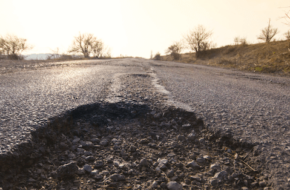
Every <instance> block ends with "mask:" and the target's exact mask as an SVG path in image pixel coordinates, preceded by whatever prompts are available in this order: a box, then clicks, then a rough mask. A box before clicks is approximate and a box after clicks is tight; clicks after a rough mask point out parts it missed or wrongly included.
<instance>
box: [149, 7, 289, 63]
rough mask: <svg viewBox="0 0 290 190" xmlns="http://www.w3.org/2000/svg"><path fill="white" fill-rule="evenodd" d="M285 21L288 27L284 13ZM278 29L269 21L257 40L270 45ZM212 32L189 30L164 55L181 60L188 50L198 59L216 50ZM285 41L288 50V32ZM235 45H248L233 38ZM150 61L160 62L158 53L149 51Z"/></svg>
mask: <svg viewBox="0 0 290 190" xmlns="http://www.w3.org/2000/svg"><path fill="white" fill-rule="evenodd" d="M282 18H285V19H286V20H287V22H286V23H284V24H286V25H289V26H290V13H289V12H288V13H285V16H284V17H282ZM277 33H278V29H277V28H274V27H273V26H272V25H271V19H269V22H268V25H267V26H266V27H265V28H263V29H262V30H261V33H260V35H259V36H257V39H258V40H260V41H262V42H264V43H270V42H271V41H272V40H274V37H275V36H276V35H277ZM212 34H213V32H212V31H210V30H207V29H206V28H205V27H204V26H203V25H198V26H197V27H196V28H194V29H193V30H190V31H189V32H188V33H187V34H186V35H185V36H183V39H182V40H180V41H177V42H173V43H172V45H170V46H169V47H168V48H167V49H166V50H165V54H166V55H170V56H171V57H172V58H173V60H179V59H180V58H181V52H182V51H183V50H184V49H189V50H190V51H191V52H195V57H196V58H199V57H200V55H201V54H202V52H204V51H206V50H209V49H212V48H216V44H214V43H213V42H212V41H210V37H211V36H212ZM284 36H285V38H286V40H289V48H290V30H288V31H287V32H286V33H284ZM234 43H235V45H248V44H249V43H248V42H247V40H246V38H240V37H235V38H234ZM150 59H155V60H161V54H160V52H157V53H156V54H155V55H154V56H153V52H152V51H151V55H150Z"/></svg>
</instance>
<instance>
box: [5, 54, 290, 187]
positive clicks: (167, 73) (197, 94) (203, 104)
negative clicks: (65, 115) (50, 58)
mask: <svg viewBox="0 0 290 190" xmlns="http://www.w3.org/2000/svg"><path fill="white" fill-rule="evenodd" d="M66 63H67V62H66ZM81 63H82V61H80V62H79V64H75V65H73V66H67V65H66V66H64V67H61V66H56V67H47V68H46V67H42V68H40V69H36V70H29V69H28V70H17V71H16V72H9V73H4V74H1V75H0V110H1V111H0V112H1V115H0V126H1V130H0V142H1V147H0V148H1V150H0V153H1V154H6V153H7V152H9V151H10V150H11V149H13V147H14V146H15V145H16V144H19V143H23V142H26V141H27V140H29V138H30V132H31V131H32V130H34V129H35V128H37V127H39V126H41V125H44V124H45V123H46V122H47V120H48V118H50V117H53V116H57V115H59V114H60V113H62V112H64V111H66V110H69V109H73V108H76V107H78V106H80V105H84V104H90V103H94V102H98V101H110V102H114V101H118V100H119V96H118V91H120V90H121V88H123V87H122V86H120V85H119V83H120V76H122V75H124V74H127V75H128V74H129V75H130V74H146V75H148V76H150V77H151V78H152V86H154V87H155V88H156V90H158V91H160V92H162V93H164V96H165V97H166V99H167V103H168V104H172V105H174V106H177V107H181V108H184V109H187V110H192V111H193V112H195V113H196V114H197V115H198V116H200V117H201V118H202V119H203V120H204V122H205V124H206V126H207V127H208V128H211V129H212V130H222V131H228V132H231V133H232V134H233V136H234V137H235V138H237V139H240V141H241V142H244V141H246V142H250V143H257V144H259V145H261V151H262V152H264V154H265V157H266V160H267V164H269V168H268V169H269V171H268V172H269V175H271V176H272V177H273V183H277V184H279V183H280V182H281V183H283V181H284V182H285V181H287V180H288V179H287V178H288V177H290V176H287V175H285V172H287V171H288V170H289V166H288V163H289V162H290V156H288V154H290V130H289V127H290V79H289V78H282V77H273V76H267V75H261V74H254V73H245V72H240V71H234V70H225V69H220V68H214V67H207V66H200V65H192V64H182V63H175V62H163V61H153V60H145V59H117V60H110V61H91V62H89V63H88V64H84V65H82V64H81ZM144 90H146V89H144ZM127 98H128V99H129V98H130V97H127ZM285 155H286V156H285ZM274 166H275V167H274ZM273 167H274V168H273Z"/></svg>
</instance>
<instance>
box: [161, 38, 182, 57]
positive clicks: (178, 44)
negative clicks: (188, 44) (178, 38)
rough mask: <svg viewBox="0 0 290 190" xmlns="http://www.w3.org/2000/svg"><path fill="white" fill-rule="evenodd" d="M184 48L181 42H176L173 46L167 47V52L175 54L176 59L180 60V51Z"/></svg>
mask: <svg viewBox="0 0 290 190" xmlns="http://www.w3.org/2000/svg"><path fill="white" fill-rule="evenodd" d="M182 49H183V46H182V43H181V42H174V43H173V44H172V45H171V46H169V47H168V48H167V50H166V51H165V53H166V54H170V55H171V56H173V58H174V60H178V59H179V58H180V53H181V51H182Z"/></svg>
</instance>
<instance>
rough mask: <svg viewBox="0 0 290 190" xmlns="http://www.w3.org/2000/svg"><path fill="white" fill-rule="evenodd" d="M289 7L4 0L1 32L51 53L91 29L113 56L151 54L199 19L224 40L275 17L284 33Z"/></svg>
mask: <svg viewBox="0 0 290 190" xmlns="http://www.w3.org/2000/svg"><path fill="white" fill-rule="evenodd" d="M281 7H284V8H281ZM285 7H286V8H285ZM287 7H288V8H287ZM289 10H290V1H289V0H0V24H1V27H0V36H5V35H6V34H15V35H17V36H19V37H22V38H26V39H27V40H28V42H29V43H30V44H32V45H34V49H32V50H31V51H29V52H25V53H50V52H51V51H50V50H51V49H56V48H57V47H59V48H60V49H61V51H62V52H65V51H67V49H68V47H69V45H70V44H71V43H72V40H73V37H74V36H76V35H77V34H78V33H79V32H81V33H93V34H94V35H95V36H97V37H98V38H100V39H102V40H103V41H104V43H105V44H107V45H108V46H109V47H111V50H112V51H111V52H112V55H113V56H118V55H120V54H122V55H131V56H142V57H149V56H150V52H151V50H152V51H153V53H156V52H157V51H159V52H160V53H161V54H164V52H165V50H166V48H167V47H168V46H169V45H171V44H172V43H173V42H174V41H179V40H181V39H182V38H183V36H184V35H185V34H186V33H188V31H189V30H191V29H193V28H195V27H196V26H198V25H199V24H201V25H204V26H205V27H206V28H207V29H209V30H213V36H212V41H213V42H214V43H216V44H217V46H223V45H227V44H233V39H234V37H236V36H240V37H245V38H246V39H247V40H248V41H249V42H251V43H257V42H258V40H257V36H258V35H259V34H260V32H261V29H263V28H264V27H266V26H267V23H268V20H269V18H271V23H272V24H273V26H274V27H277V28H278V30H279V34H278V35H277V37H276V38H278V39H283V38H284V36H283V34H284V33H285V32H286V31H287V30H290V26H287V25H285V24H283V22H284V20H283V19H279V18H280V17H282V16H283V15H284V14H285V12H287V11H289Z"/></svg>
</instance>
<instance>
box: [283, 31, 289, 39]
mask: <svg viewBox="0 0 290 190" xmlns="http://www.w3.org/2000/svg"><path fill="white" fill-rule="evenodd" d="M284 35H285V37H286V39H287V40H290V30H288V31H287V32H286V33H285V34H284Z"/></svg>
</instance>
